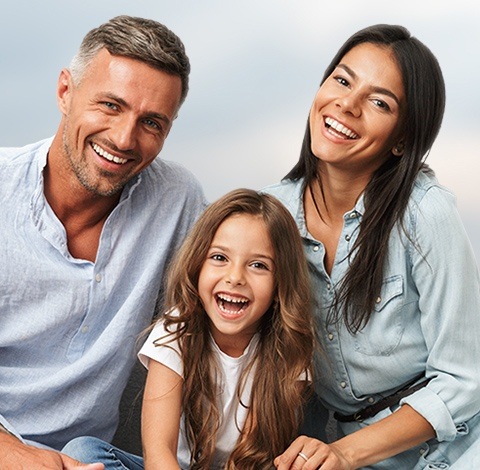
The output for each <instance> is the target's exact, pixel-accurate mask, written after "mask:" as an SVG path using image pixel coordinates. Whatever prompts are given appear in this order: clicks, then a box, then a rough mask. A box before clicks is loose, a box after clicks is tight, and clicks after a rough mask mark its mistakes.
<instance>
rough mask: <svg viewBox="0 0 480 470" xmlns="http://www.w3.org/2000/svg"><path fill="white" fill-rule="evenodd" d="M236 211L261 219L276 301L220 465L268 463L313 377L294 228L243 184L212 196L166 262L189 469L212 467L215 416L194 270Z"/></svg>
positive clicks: (286, 440)
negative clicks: (242, 415) (238, 423)
mask: <svg viewBox="0 0 480 470" xmlns="http://www.w3.org/2000/svg"><path fill="white" fill-rule="evenodd" d="M237 214H249V215H252V216H254V217H258V218H260V219H261V220H263V221H264V222H265V226H266V228H267V231H268V233H269V236H270V238H271V243H272V246H273V249H274V257H275V259H274V261H275V267H274V279H275V292H274V301H273V303H272V305H271V306H270V307H269V309H268V311H267V312H266V313H265V314H264V316H263V317H262V321H261V325H260V327H259V334H260V340H259V343H258V346H257V349H256V352H255V355H254V358H253V359H252V361H251V362H250V363H249V364H248V365H247V366H246V368H245V371H244V373H243V375H242V377H241V379H240V383H239V385H238V388H237V397H238V399H239V401H240V396H241V391H242V388H243V387H244V385H245V380H246V376H247V374H248V373H249V372H252V370H254V377H253V388H252V394H251V398H250V403H248V404H242V403H241V404H239V406H248V417H247V421H246V424H245V426H244V428H243V429H242V430H240V431H241V434H240V438H239V440H238V442H237V443H236V445H235V447H234V450H233V452H232V454H231V455H230V457H229V459H228V462H227V464H226V467H225V468H226V469H228V470H232V469H242V470H248V469H251V470H261V469H270V468H272V465H273V459H274V457H276V456H277V455H279V454H281V453H282V452H283V451H284V450H285V449H286V447H288V445H289V444H290V443H291V441H292V440H293V439H294V438H295V437H296V436H297V433H298V428H299V424H300V421H301V419H302V405H303V404H304V401H305V399H306V398H307V397H306V393H305V389H304V388H303V387H302V386H301V384H303V385H305V382H303V381H300V380H299V378H300V377H301V376H302V374H305V373H306V374H307V376H308V377H309V378H310V379H311V370H310V366H311V361H312V355H313V349H314V344H315V339H314V338H315V335H314V329H313V319H312V314H311V295H310V281H309V276H308V268H307V264H306V260H305V257H304V253H303V247H302V242H301V238H300V235H299V232H298V228H297V226H296V224H295V222H294V220H293V218H292V216H291V215H290V213H289V212H288V210H287V209H286V208H285V207H284V206H283V205H282V204H281V203H280V202H279V201H278V200H277V199H276V198H274V197H273V196H270V195H267V194H261V193H258V192H256V191H253V190H249V189H239V190H235V191H232V192H230V193H228V194H226V195H225V196H224V197H222V198H220V199H219V200H218V201H216V202H214V203H213V204H211V205H210V206H209V207H208V208H207V209H206V210H205V212H204V213H203V215H202V216H201V217H200V218H199V220H198V222H197V223H196V225H195V226H194V228H193V229H192V231H191V233H190V234H189V236H188V237H187V239H186V240H185V242H184V244H183V245H182V248H181V249H180V252H179V254H178V256H176V259H175V262H174V264H173V266H172V267H171V269H170V272H169V277H168V282H167V288H166V296H167V312H168V311H173V309H175V311H176V313H175V314H169V313H167V314H166V315H165V317H164V318H165V326H166V328H167V329H168V330H169V331H172V336H173V337H174V339H177V340H178V342H179V346H180V350H181V354H182V358H183V366H184V383H183V392H182V393H183V394H182V408H183V409H182V411H183V414H184V417H185V428H186V435H187V440H188V443H189V445H190V449H191V451H192V462H191V467H190V468H191V469H206V468H210V466H211V463H212V459H213V455H214V451H215V444H216V439H217V432H218V428H219V425H220V421H221V415H220V414H221V409H220V404H219V403H218V402H217V396H218V393H219V390H218V385H217V383H216V380H215V377H216V375H217V374H218V373H219V370H218V367H217V364H216V361H215V359H214V355H213V351H212V347H211V335H210V326H209V318H208V316H207V314H206V313H205V311H204V308H203V306H202V303H201V300H200V296H199V293H198V279H199V274H200V270H201V268H202V266H203V263H204V261H205V260H206V258H207V253H208V250H209V248H210V245H211V243H212V240H213V238H214V236H215V233H216V231H217V229H218V228H219V226H220V224H221V223H222V222H223V221H225V220H226V219H228V218H229V217H231V216H233V215H237Z"/></svg>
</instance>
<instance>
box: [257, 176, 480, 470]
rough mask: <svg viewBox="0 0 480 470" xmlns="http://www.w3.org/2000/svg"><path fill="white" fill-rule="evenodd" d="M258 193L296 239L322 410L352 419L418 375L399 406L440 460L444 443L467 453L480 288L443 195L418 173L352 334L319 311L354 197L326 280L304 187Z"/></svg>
mask: <svg viewBox="0 0 480 470" xmlns="http://www.w3.org/2000/svg"><path fill="white" fill-rule="evenodd" d="M264 191H265V192H268V193H271V194H272V195H274V196H276V197H277V198H278V199H280V201H282V202H283V203H284V204H285V206H286V207H287V208H288V209H289V211H290V212H291V213H292V215H293V217H294V218H295V220H296V222H297V225H298V227H299V230H300V234H301V235H302V237H303V244H304V248H305V253H306V255H307V259H308V263H309V268H310V272H311V277H312V281H313V288H314V292H315V295H316V300H317V303H318V308H317V310H316V315H317V320H318V325H319V327H320V328H319V329H320V336H321V340H322V343H323V346H324V348H325V350H326V353H327V358H328V359H327V360H326V359H325V358H320V359H319V360H317V361H316V362H317V364H316V365H317V368H318V372H317V381H316V389H317V392H318V394H319V396H320V397H321V399H322V400H323V401H324V403H325V405H326V406H327V408H329V409H331V410H333V411H337V412H340V413H341V414H352V413H354V412H355V411H358V410H359V409H361V408H363V407H365V406H368V405H371V404H372V403H376V402H377V401H379V400H380V399H381V398H382V397H384V396H387V395H390V394H391V393H393V392H394V391H395V390H397V389H399V388H400V387H401V386H402V385H403V384H406V383H408V382H409V381H411V380H412V379H414V378H415V377H416V376H418V375H419V374H421V373H422V372H423V373H425V375H426V377H428V378H431V380H430V383H429V384H428V385H427V386H426V387H425V388H423V389H421V390H419V391H417V392H416V393H414V394H412V395H411V396H409V397H407V398H405V399H403V400H402V403H408V404H409V405H411V406H412V407H413V408H414V409H415V410H417V411H418V412H419V413H420V414H421V415H422V416H424V417H425V418H426V419H427V420H428V421H429V422H430V424H431V425H432V426H433V428H434V429H435V432H436V434H437V439H438V441H440V443H443V445H441V446H440V447H441V449H439V452H440V451H441V452H445V453H447V451H446V448H447V447H448V443H449V442H452V441H453V442H454V443H453V444H452V446H449V450H451V449H452V448H454V447H455V448H457V449H459V450H458V452H461V450H462V449H466V448H467V447H468V446H469V445H470V444H471V442H472V441H474V440H475V439H478V435H479V433H480V428H479V426H478V425H475V426H474V427H475V430H474V429H472V427H473V422H474V421H475V422H478V421H479V419H478V418H479V416H480V415H478V413H479V411H480V341H479V339H478V333H479V331H480V287H479V286H480V282H479V275H478V269H477V266H476V262H475V258H474V254H473V251H472V249H471V246H470V243H469V241H468V239H467V236H466V233H465V231H464V228H463V225H462V223H461V221H460V218H459V215H458V213H457V210H456V208H455V201H454V197H453V196H452V194H451V193H449V192H448V191H447V190H446V189H445V188H443V187H441V186H440V185H439V184H438V182H437V180H436V179H435V178H434V177H433V176H431V175H427V174H425V173H421V174H419V176H418V178H417V180H416V182H415V185H414V188H413V192H412V195H411V198H410V201H409V205H408V208H407V211H406V215H405V222H404V227H405V231H403V230H402V229H401V228H400V227H399V226H397V227H395V228H394V229H393V231H392V233H391V236H390V240H389V251H388V260H387V264H386V266H385V271H384V282H383V286H382V289H381V293H380V295H379V297H378V298H377V299H376V307H375V312H374V313H373V315H372V317H371V319H370V321H369V322H368V324H367V326H366V327H365V328H364V329H362V330H361V331H360V332H358V333H357V334H355V335H352V334H350V333H349V332H348V331H347V329H346V327H345V325H344V324H343V322H340V324H338V325H331V324H330V325H327V324H326V313H327V310H326V308H325V306H327V305H329V304H331V302H332V300H333V296H334V292H335V289H336V287H337V286H338V285H339V282H340V281H341V279H342V278H343V276H344V275H345V273H346V270H347V268H348V266H349V261H348V255H349V253H350V250H351V249H352V246H353V244H354V242H355V240H356V237H357V235H358V232H359V227H360V222H361V220H362V216H363V213H364V204H363V197H361V198H360V199H359V201H358V202H357V204H356V205H355V207H354V208H353V209H352V210H351V211H349V212H347V213H346V214H345V215H344V225H343V229H342V233H341V235H340V239H339V243H338V247H337V252H336V256H335V261H334V265H333V269H332V272H331V274H330V275H328V274H327V272H326V271H325V268H324V256H325V249H324V246H323V245H322V243H320V242H319V241H317V240H315V239H314V237H313V236H312V235H311V234H310V233H309V232H308V230H307V227H306V222H305V214H304V207H303V180H299V181H296V182H293V181H290V180H284V181H283V182H281V183H279V184H276V185H272V186H269V187H267V188H265V189H264ZM414 244H416V246H415V245H414ZM322 306H323V308H322ZM392 411H394V410H389V409H388V410H385V411H383V412H381V413H379V414H378V415H377V416H376V417H374V418H371V419H370V420H366V421H365V422H364V423H358V422H353V423H342V424H340V425H339V426H340V429H339V431H340V432H341V433H345V434H349V433H351V432H353V431H355V430H358V429H360V428H361V427H363V426H365V425H368V424H370V423H371V422H374V421H377V420H379V419H381V418H383V417H385V416H387V415H388V414H390V413H391V412H392ZM475 415H478V416H477V417H476V418H473V419H472V417H475ZM465 423H468V424H470V427H469V426H468V425H466V424H465ZM465 429H467V431H466V430H465ZM467 434H469V437H465V436H466V435H467ZM475 436H477V437H475ZM437 444H438V442H437V443H436V444H435V445H436V446H437ZM430 447H431V446H430ZM427 449H428V446H427V445H423V446H419V447H418V448H416V449H413V450H412V451H410V452H406V453H404V454H402V456H400V457H398V458H397V459H390V460H389V461H387V462H388V463H386V464H385V465H384V466H382V465H379V466H375V467H374V468H391V469H398V468H414V466H415V464H416V461H417V460H418V459H419V455H420V453H422V454H423V455H424V456H426V455H427ZM431 450H432V449H431V448H430V451H431ZM430 453H431V452H430ZM447 454H448V453H447ZM422 458H423V457H422ZM455 458H456V457H455V456H453V457H452V461H453V460H454V459H455ZM372 468H373V467H372ZM419 468H423V467H419ZM429 468H430V467H429ZM432 468H436V467H432ZM442 468H444V467H442Z"/></svg>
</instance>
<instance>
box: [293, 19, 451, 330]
mask: <svg viewBox="0 0 480 470" xmlns="http://www.w3.org/2000/svg"><path fill="white" fill-rule="evenodd" d="M362 43H373V44H378V45H382V46H386V47H388V48H390V50H391V51H392V52H393V55H394V57H395V59H396V61H397V64H398V66H399V68H400V70H401V73H402V78H403V86H404V91H405V97H406V114H405V117H404V119H405V122H404V127H403V129H404V140H403V143H404V154H403V155H402V157H400V158H399V157H395V156H393V155H392V157H391V158H389V159H388V160H387V161H386V162H385V163H384V164H383V165H382V166H381V167H380V168H378V170H377V171H376V172H375V173H374V174H373V176H372V178H371V180H370V182H369V183H368V185H367V187H366V188H365V193H364V202H365V213H364V215H363V219H362V221H361V224H360V231H359V235H358V238H357V240H356V242H355V244H354V246H353V248H352V251H351V254H353V255H354V256H351V258H350V260H349V261H350V267H349V269H348V271H347V273H346V275H345V277H344V279H343V281H342V283H341V284H340V286H339V287H338V290H337V295H336V300H335V302H334V305H333V307H332V310H331V314H330V317H329V318H330V319H334V320H339V319H340V318H341V317H342V316H343V319H344V321H345V323H346V325H347V327H348V329H349V330H350V331H351V332H357V331H358V330H360V329H361V328H363V327H364V326H365V325H366V324H367V322H368V321H369V319H370V316H371V314H372V312H373V307H374V305H375V299H376V298H377V297H378V296H379V293H380V289H381V285H382V281H383V270H384V266H385V263H386V259H387V256H388V240H389V237H390V233H391V231H392V229H393V227H394V226H395V224H397V223H400V224H402V219H403V216H404V213H405V210H406V207H407V204H408V200H409V198H410V195H411V192H412V188H413V184H414V182H415V179H416V177H417V175H418V173H419V172H420V171H427V172H428V171H430V169H429V168H428V166H427V165H426V164H425V163H424V160H425V158H426V156H427V154H428V152H429V150H430V148H431V147H432V145H433V142H434V141H435V138H436V137H437V134H438V132H439V130H440V126H441V123H442V118H443V112H444V109H445V83H444V80H443V75H442V71H441V69H440V66H439V64H438V61H437V59H436V58H435V56H434V55H433V54H432V52H431V51H430V50H429V49H428V48H427V47H426V46H425V45H424V44H423V43H421V42H420V41H419V40H418V39H416V38H414V37H412V36H411V35H410V32H409V31H408V30H407V29H405V28H404V27H402V26H393V25H384V24H380V25H375V26H370V27H368V28H365V29H362V30H360V31H358V32H357V33H355V34H354V35H353V36H351V37H350V38H349V39H348V40H347V41H346V42H345V44H344V45H343V46H342V47H341V48H340V50H339V51H338V53H337V54H336V56H335V57H334V58H333V60H332V62H331V63H330V65H329V66H328V68H327V69H326V71H325V74H324V76H323V80H322V83H323V82H324V81H325V80H326V79H327V78H328V77H329V76H330V75H331V73H332V72H333V70H334V69H335V67H336V66H337V65H338V64H339V62H340V61H341V59H342V58H343V57H344V56H345V54H346V53H347V52H349V51H350V50H351V49H353V48H354V47H355V46H357V45H359V44H362ZM317 166H318V158H317V157H316V156H315V155H313V153H312V151H311V136H310V123H309V121H308V122H307V128H306V131H305V136H304V139H303V144H302V149H301V152H300V159H299V161H298V162H297V164H296V165H295V166H294V167H293V168H292V170H291V171H290V172H289V173H288V174H287V175H286V176H285V179H291V180H298V179H300V178H304V190H305V189H307V188H308V187H310V185H312V184H313V183H314V182H315V181H317V180H318V183H319V184H320V188H321V185H322V181H321V178H320V175H319V174H318V171H317Z"/></svg>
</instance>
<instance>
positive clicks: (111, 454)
mask: <svg viewBox="0 0 480 470" xmlns="http://www.w3.org/2000/svg"><path fill="white" fill-rule="evenodd" d="M62 452H63V453H64V454H67V455H68V456H70V457H72V458H74V459H77V460H79V461H80V462H83V463H98V462H100V463H103V464H104V465H105V470H143V459H142V458H141V457H139V456H137V455H133V454H129V453H128V452H124V451H123V450H120V449H117V448H116V447H114V446H112V445H111V444H108V443H107V442H104V441H102V440H101V439H97V438H96V437H77V438H76V439H72V440H71V441H70V442H69V443H68V444H67V445H66V446H65V447H64V448H63V449H62Z"/></svg>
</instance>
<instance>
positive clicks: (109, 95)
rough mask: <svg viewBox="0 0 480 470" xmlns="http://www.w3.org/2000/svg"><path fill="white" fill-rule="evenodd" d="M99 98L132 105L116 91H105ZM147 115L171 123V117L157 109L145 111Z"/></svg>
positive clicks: (125, 105) (122, 104)
mask: <svg viewBox="0 0 480 470" xmlns="http://www.w3.org/2000/svg"><path fill="white" fill-rule="evenodd" d="M99 99H103V100H105V99H107V100H112V101H115V102H116V103H118V104H119V105H121V106H124V107H126V108H129V107H130V105H129V104H128V103H127V102H126V101H125V100H124V99H123V98H120V96H117V95H115V94H114V93H105V94H102V95H100V96H99ZM145 117H150V118H154V119H159V120H161V121H164V122H165V123H166V124H167V125H170V123H171V121H170V119H169V118H168V117H167V116H166V115H165V114H162V113H157V112H155V111H147V112H146V113H145Z"/></svg>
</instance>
